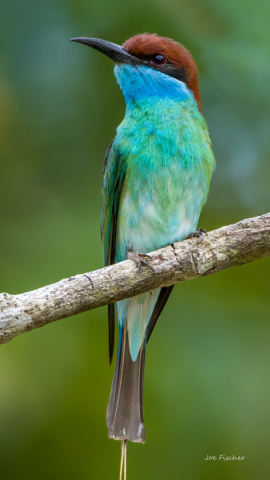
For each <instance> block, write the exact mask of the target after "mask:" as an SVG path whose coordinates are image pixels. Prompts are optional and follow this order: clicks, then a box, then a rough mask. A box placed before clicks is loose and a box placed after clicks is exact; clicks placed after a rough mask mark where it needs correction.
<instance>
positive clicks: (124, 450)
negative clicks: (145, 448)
mask: <svg viewBox="0 0 270 480" xmlns="http://www.w3.org/2000/svg"><path fill="white" fill-rule="evenodd" d="M123 467H124V468H123ZM123 473H124V477H123ZM122 478H123V480H127V440H122V443H121V464H120V480H122Z"/></svg>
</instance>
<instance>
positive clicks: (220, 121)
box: [0, 0, 270, 480]
mask: <svg viewBox="0 0 270 480" xmlns="http://www.w3.org/2000/svg"><path fill="white" fill-rule="evenodd" d="M269 21H270V4H269V2H268V1H266V0H257V1H256V2H254V1H252V0H226V1H225V0H219V1H214V0H203V1H202V0H178V1H175V0H166V1H165V0H161V1H154V0H137V1H136V2H124V1H123V0H114V1H113V2H112V1H109V0H99V1H98V2H97V1H94V0H66V1H61V0H46V2H44V1H41V0H9V1H6V2H3V3H2V5H1V16H0V23H1V28H0V40H1V48H0V61H1V68H0V153H1V177H0V205H1V213H0V222H1V234H0V242H1V248H0V269H1V275H0V291H6V292H9V293H14V294H15V293H20V292H24V291H27V290H31V289H35V288H38V287H41V286H43V285H46V284H49V283H53V282H56V281H58V280H60V279H61V278H64V277H68V276H71V275H74V274H77V273H83V272H85V271H90V270H93V269H96V268H100V267H101V265H102V248H101V241H100V228H99V217H100V191H101V182H102V165H103V159H104V154H105V150H106V147H107V145H108V144H109V142H110V141H111V139H112V138H113V137H114V134H115V129H116V127H117V125H118V124H119V123H120V121H121V119H122V118H123V115H124V101H123V98H122V95H121V92H120V90H119V88H118V86H117V84H116V81H115V79H114V76H113V64H112V62H111V61H110V60H109V59H107V58H106V57H104V56H102V55H101V54H99V53H98V52H96V51H92V50H91V49H89V48H86V47H84V46H82V45H78V44H73V43H71V42H70V41H69V38H70V37H74V36H96V37H100V38H104V39H107V40H111V41H113V42H115V43H120V44H121V43H122V42H123V41H124V40H125V39H127V38H129V37H130V36H132V35H135V34H137V33H142V32H145V31H147V32H157V33H159V34H160V35H162V36H169V37H172V38H174V39H175V40H178V41H180V42H182V43H183V44H184V45H185V46H186V47H187V48H188V49H190V51H191V52H192V54H193V55H194V57H195V59H196V61H197V63H198V67H199V71H200V84H201V89H202V97H203V110H204V115H205V117H206V119H207V122H208V124H209V129H210V135H211V138H212V142H213V149H214V152H215V155H216V159H217V170H216V173H215V174H214V177H213V181H212V184H211V192H210V196H209V201H208V203H207V206H206V207H205V209H204V211H203V214H202V217H201V221H200V227H203V228H205V229H207V230H211V229H213V228H217V227H220V226H223V225H226V224H228V223H233V222H235V221H238V220H241V219H243V218H246V217H251V216H255V215H260V214H263V213H266V212H268V211H269V198H270V193H269V180H270V163H269V158H270V135H269V131H270V96H269V86H270V29H269ZM269 267H270V259H269V258H268V259H262V260H260V261H257V262H254V263H252V264H250V265H246V266H243V267H238V268H235V269H231V270H228V271H224V272H221V273H219V274H216V275H213V276H210V277H209V278H201V279H198V280H195V281H192V282H187V283H183V284H179V285H177V286H176V287H175V289H174V291H173V294H172V297H171V298H170V302H169V303H168V305H167V307H166V309H165V311H164V313H163V314H162V317H161V318H160V320H159V322H158V325H157V327H156V330H155V334H154V336H153V338H152V340H151V342H150V344H149V348H148V351H147V361H146V379H145V421H146V434H147V442H146V444H145V445H136V444H129V445H128V478H129V480H132V479H135V478H136V479H138V478H140V479H141V480H143V479H155V480H158V479H164V478H176V479H178V478H179V479H185V480H206V479H207V480H211V479H219V480H228V479H232V480H234V479H237V480H239V479H244V480H253V479H254V480H255V479H256V480H257V479H258V478H259V479H260V480H265V479H267V480H268V479H269V478H270V477H269V475H270V455H269V442H270V382H269V369H270V348H269V345H270V321H269V320H270V319H269V311H270V299H269V293H270V291H269ZM107 350H108V346H107V318H106V309H105V308H102V309H99V310H94V311H92V312H88V313H85V314H82V315H78V316H76V317H73V318H69V319H65V320H62V321H59V322H56V323H55V324H51V325H49V326H46V327H44V328H42V329H39V330H36V331H32V332H30V333H27V334H24V335H22V336H21V337H18V338H16V339H14V340H13V341H12V342H11V343H9V344H7V345H4V346H2V347H1V349H0V466H1V467H0V469H1V478H2V479H3V480H8V479H10V480H24V479H27V480H37V479H39V480H43V479H44V480H48V479H51V480H61V479H64V480H71V479H76V480H80V479H81V480H86V479H107V478H111V479H116V478H118V474H119V463H120V443H119V442H115V441H113V440H109V439H108V438H107V429H106V423H105V412H106V405H107V401H108V396H109V391H110V383H111V379H112V374H113V369H112V368H109V366H108V353H107ZM220 454H225V455H232V454H234V455H237V456H238V455H242V456H245V459H244V460H243V461H241V462H236V461H234V462H233V461H231V462H230V461H228V462H225V461H212V462H207V461H205V460H204V459H205V458H206V455H217V456H218V455H220Z"/></svg>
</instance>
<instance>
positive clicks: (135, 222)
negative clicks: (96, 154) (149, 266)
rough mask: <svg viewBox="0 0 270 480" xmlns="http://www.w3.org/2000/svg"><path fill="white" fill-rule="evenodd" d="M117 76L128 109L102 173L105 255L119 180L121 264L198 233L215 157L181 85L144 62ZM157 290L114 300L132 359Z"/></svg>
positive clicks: (119, 70)
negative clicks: (130, 255) (130, 256)
mask: <svg viewBox="0 0 270 480" xmlns="http://www.w3.org/2000/svg"><path fill="white" fill-rule="evenodd" d="M115 76H116V78H117V81H118V83H119V85H120V87H121V89H122V90H123V93H124V96H125V100H126V105H127V106H126V114H125V118H124V120H123V122H122V123H121V125H120V126H119V127H118V129H117V134H116V137H115V139H114V141H113V144H112V146H111V148H110V151H109V155H108V159H107V165H106V168H105V172H104V182H103V203H102V225H103V228H102V232H103V241H104V245H105V257H107V255H108V253H107V252H108V245H109V238H110V214H111V210H112V203H113V202H112V196H113V194H114V192H115V185H116V183H117V182H118V181H119V180H120V183H121V194H120V195H119V209H118V219H117V235H116V249H115V258H114V261H115V262H120V261H122V260H125V259H126V258H127V251H128V250H131V251H134V252H150V251H153V250H157V249H159V248H161V247H164V246H165V245H168V244H172V243H173V242H176V241H180V240H183V239H184V238H186V237H187V235H188V234H189V233H190V232H193V231H195V230H196V227H197V223H198V220H199V216H200V213H201V209H202V206H203V205H204V203H205V202H206V199H207V194H208V189H209V183H210V178H211V175H212V171H213V166H214V158H213V154H212V150H211V145H210V140H209V136H208V131H207V127H206V124H205V121H204V119H203V117H202V115H201V114H200V112H199V110H198V106H197V103H196V101H195V99H194V97H193V94H192V92H191V91H189V90H188V88H187V87H186V85H185V84H184V83H182V82H179V81H178V80H176V79H175V78H172V77H169V76H168V75H165V74H163V73H161V72H158V71H156V70H152V69H151V68H147V67H143V66H142V67H138V68H137V69H136V70H135V69H134V67H133V66H130V65H121V66H116V67H115ZM121 179H124V180H122V181H121ZM158 294H159V291H158V290H157V291H155V292H152V293H151V294H150V293H146V294H143V295H140V296H138V297H135V298H132V299H127V300H123V301H122V302H118V304H117V311H118V322H119V326H120V327H123V326H124V323H125V321H126V322H127V329H128V333H129V348H130V353H131V357H132V360H133V361H135V360H136V358H137V355H138V352H139V350H140V347H141V344H142V341H143V338H144V336H145V331H146V328H147V324H148V322H149V320H150V316H151V313H152V311H153V308H154V305H155V303H156V300H157V297H158Z"/></svg>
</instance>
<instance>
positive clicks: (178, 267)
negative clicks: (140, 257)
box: [0, 213, 270, 344]
mask: <svg viewBox="0 0 270 480" xmlns="http://www.w3.org/2000/svg"><path fill="white" fill-rule="evenodd" d="M150 255H151V257H152V260H149V262H150V263H151V265H152V266H153V267H154V270H155V273H153V272H152V271H151V270H150V269H149V268H148V267H145V266H143V267H142V268H141V270H140V271H138V269H137V267H136V265H135V263H134V262H133V261H132V260H126V261H124V262H121V263H118V264H115V265H112V266H110V267H106V268H102V269H100V270H96V271H94V272H90V273H85V274H82V275H76V276H75V277H70V278H66V279H64V280H61V281H60V282H57V283H54V284H52V285H48V286H46V287H43V288H39V289H38V290H33V291H31V292H27V293H22V294H20V295H9V294H8V293H2V294H0V344H1V343H7V342H9V341H10V340H11V339H12V338H14V337H16V336H18V335H20V334H21V333H24V332H27V331H29V330H32V329H34V328H38V327H42V326H43V325H46V324H47V323H50V322H54V321H55V320H59V319H61V318H66V317H70V316H71V315H75V314H77V313H80V312H85V311H86V310H91V309H93V308H97V307H101V306H102V305H107V304H109V303H114V302H116V301H118V300H122V299H124V298H127V297H132V296H134V295H137V294H139V293H143V292H147V291H148V290H152V289H153V288H157V287H163V286H168V285H172V284H174V283H177V282H183V281H185V280H191V279H193V278H196V277H200V276H203V275H209V274H211V273H215V272H219V271H220V270H224V269H225V268H229V267H234V266H237V265H242V264H244V263H247V262H252V261H253V260H257V259H258V258H261V257H265V256H267V255H270V213H268V214H266V215H262V216H260V217H255V218H249V219H246V220H243V221H241V222H239V223H236V224H234V225H229V226H227V227H222V228H219V229H218V230H213V231H212V232H210V233H208V235H205V234H204V235H203V238H202V239H201V238H196V237H195V238H192V239H189V240H185V241H183V242H178V243H175V244H174V245H173V246H170V245H169V246H167V247H165V248H162V249H161V250H158V251H156V252H153V253H150Z"/></svg>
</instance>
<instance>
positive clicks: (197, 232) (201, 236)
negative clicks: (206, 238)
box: [186, 228, 208, 239]
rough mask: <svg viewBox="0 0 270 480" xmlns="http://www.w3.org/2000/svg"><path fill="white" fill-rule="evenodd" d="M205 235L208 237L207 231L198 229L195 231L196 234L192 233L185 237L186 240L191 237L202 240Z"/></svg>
mask: <svg viewBox="0 0 270 480" xmlns="http://www.w3.org/2000/svg"><path fill="white" fill-rule="evenodd" d="M204 233H205V234H206V235H208V233H207V231H206V230H204V228H199V230H197V231H196V232H192V233H190V234H189V235H188V236H187V237H186V239H187V238H193V237H198V238H203V234H204Z"/></svg>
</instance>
